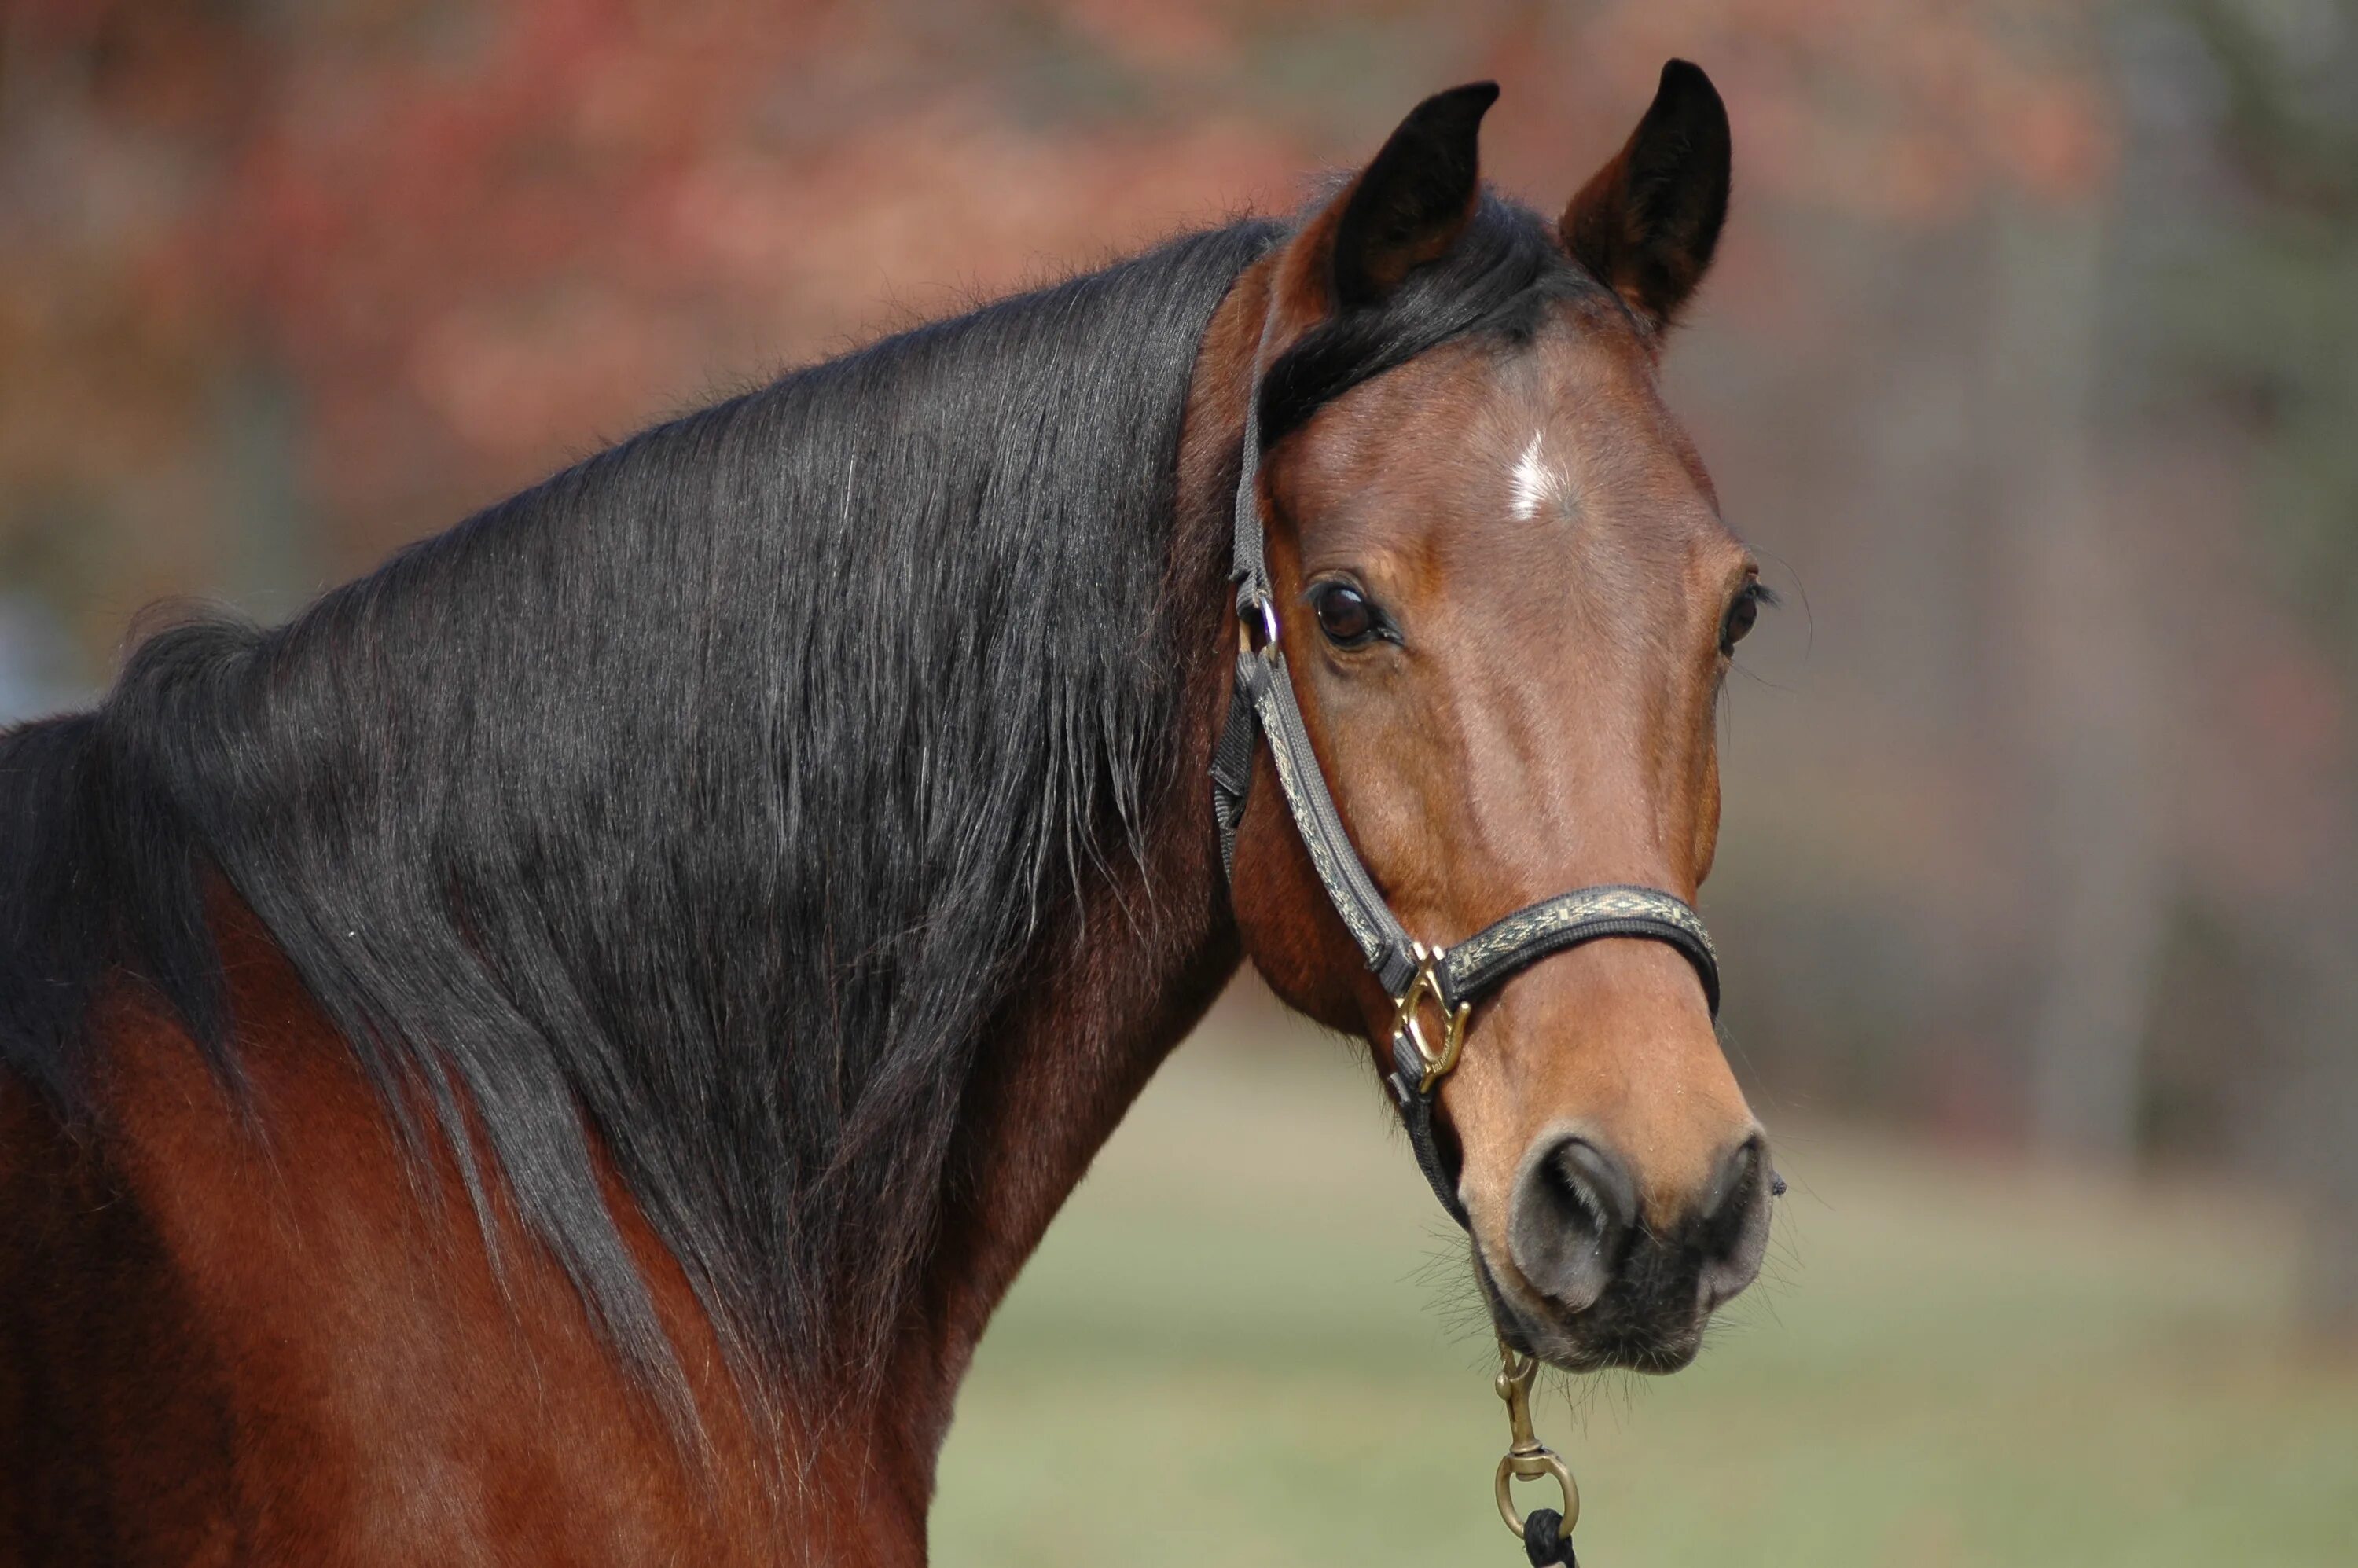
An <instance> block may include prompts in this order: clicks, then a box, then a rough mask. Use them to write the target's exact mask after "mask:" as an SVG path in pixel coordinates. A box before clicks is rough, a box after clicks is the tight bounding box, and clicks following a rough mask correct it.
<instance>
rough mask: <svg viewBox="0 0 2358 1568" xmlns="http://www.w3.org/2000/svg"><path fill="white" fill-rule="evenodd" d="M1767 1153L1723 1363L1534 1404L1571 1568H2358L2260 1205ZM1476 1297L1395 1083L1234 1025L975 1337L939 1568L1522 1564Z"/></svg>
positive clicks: (2284, 1257)
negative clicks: (1745, 1281) (1562, 1493)
mask: <svg viewBox="0 0 2358 1568" xmlns="http://www.w3.org/2000/svg"><path fill="white" fill-rule="evenodd" d="M1772 1132H1774V1133H1776V1134H1778V1135H1779V1143H1778V1149H1779V1167H1780V1168H1781V1169H1782V1170H1783V1171H1784V1173H1786V1175H1787V1176H1788V1177H1789V1178H1790V1180H1791V1182H1792V1188H1793V1190H1792V1193H1791V1195H1790V1196H1789V1197H1788V1198H1787V1199H1786V1200H1785V1202H1784V1204H1783V1206H1782V1208H1781V1210H1780V1212H1779V1220H1778V1242H1777V1245H1776V1248H1775V1250H1774V1255H1773V1257H1772V1260H1771V1262H1770V1265H1769V1271H1768V1276H1767V1277H1766V1278H1765V1279H1764V1281H1763V1282H1762V1284H1761V1285H1758V1286H1756V1287H1755V1288H1754V1290H1753V1291H1752V1292H1748V1293H1747V1295H1746V1296H1745V1297H1744V1298H1743V1299H1742V1300H1741V1301H1739V1302H1738V1303H1736V1305H1735V1306H1734V1307H1733V1308H1731V1309H1730V1310H1729V1312H1728V1313H1726V1314H1723V1315H1724V1317H1725V1319H1726V1321H1725V1324H1724V1325H1723V1326H1721V1327H1719V1328H1718V1329H1716V1330H1715V1331H1714V1339H1713V1342H1712V1344H1711V1345H1710V1346H1709V1347H1708V1348H1707V1349H1706V1350H1705V1351H1704V1357H1703V1358H1702V1359H1701V1360H1700V1361H1699V1362H1698V1363H1697V1364H1696V1365H1695V1366H1694V1367H1693V1368H1691V1369H1689V1370H1688V1371H1686V1372H1683V1373H1681V1374H1679V1375H1678V1376H1677V1377H1675V1378H1670V1379H1634V1378H1608V1379H1581V1380H1579V1381H1578V1382H1576V1383H1573V1384H1569V1385H1567V1384H1565V1383H1563V1382H1559V1383H1558V1384H1556V1385H1555V1387H1554V1388H1553V1389H1552V1390H1548V1391H1546V1392H1545V1393H1544V1395H1543V1397H1542V1399H1541V1401H1540V1402H1539V1406H1538V1411H1539V1420H1540V1425H1541V1437H1542V1438H1543V1439H1544V1440H1546V1441H1548V1442H1550V1443H1551V1444H1553V1445H1554V1446H1555V1447H1556V1448H1558V1449H1559V1450H1560V1451H1562V1452H1563V1454H1565V1456H1566V1458H1567V1459H1568V1460H1569V1461H1570V1462H1571V1464H1572V1465H1573V1467H1574V1471H1575V1472H1576V1473H1577V1474H1578V1475H1579V1476H1580V1479H1581V1483H1582V1487H1583V1491H1584V1493H1585V1512H1584V1517H1583V1519H1582V1522H1581V1526H1580V1530H1579V1533H1578V1537H1577V1539H1578V1541H1579V1543H1580V1547H1581V1556H1582V1561H1583V1562H1584V1563H1589V1564H1592V1565H1594V1568H1643V1565H1650V1564H1678V1563H1696V1564H1702V1563H1710V1564H1714V1565H1723V1564H1730V1563H1742V1564H1746V1565H1747V1568H1752V1565H1764V1568H1765V1565H1774V1564H1780V1563H1793V1564H1810V1565H1812V1568H1841V1565H1844V1564H1850V1563H1858V1564H1874V1565H1876V1568H1889V1565H1904V1568H1915V1565H1919V1564H1921V1565H1925V1568H1942V1565H1946V1564H1962V1563H1990V1564H2001V1563H2002V1564H2008V1565H2019V1564H2040V1563H2055V1564H2071V1565H2073V1568H2088V1565H2102V1564H2115V1563H2117V1564H2121V1565H2122V1568H2128V1565H2130V1564H2135V1565H2136V1568H2158V1565H2163V1564H2173V1563H2185V1564H2189V1565H2193V1564H2201V1565H2203V1568H2217V1565H2220V1564H2234V1565H2238V1568H2243V1565H2254V1568H2256V1565H2262V1564H2320V1565H2321V1564H2335V1565H2347V1564H2352V1563H2358V1364H2353V1361H2352V1359H2351V1358H2349V1357H2347V1356H2343V1357H2338V1358H2337V1357H2329V1356H2326V1355H2324V1354H2323V1353H2322V1352H2321V1351H2320V1349H2319V1348H2318V1347H2316V1346H2309V1347H2307V1348H2303V1347H2302V1346H2301V1345H2300V1343H2299V1339H2298V1338H2297V1336H2294V1335H2293V1334H2292V1332H2291V1330H2290V1328H2289V1321H2290V1320H2289V1315H2288V1298H2289V1293H2290V1281H2291V1266H2292V1261H2293V1254H2292V1241H2291V1237H2290V1233H2289V1232H2288V1229H2287V1227H2286V1226H2285V1224H2284V1222H2283V1220H2282V1218H2281V1217H2279V1216H2277V1214H2276V1213H2275V1212H2274V1211H2273V1210H2272V1209H2271V1208H2269V1207H2268V1206H2266V1205H2265V1204H2263V1203H2261V1202H2259V1201H2257V1200H2255V1199H2253V1198H2251V1197H2248V1196H2239V1195H2234V1194H2229V1193H2223V1192H2217V1191H2203V1190H2198V1189H2185V1188H2180V1189H2170V1190H2162V1191H2155V1190H2138V1189H2132V1188H2128V1187H2125V1186H2112V1185H2107V1184H2100V1183H2096V1182H2093V1181H2092V1180H2089V1179H2087V1178H2084V1177H2079V1176H2074V1175H2071V1174H2070V1173H2056V1172H2035V1171H2026V1170H2023V1169H2021V1168H2019V1167H2017V1166H2014V1165H2009V1164H2006V1163H2002V1162H1994V1161H1976V1160H1972V1159H1965V1158H1961V1157H1956V1156H1944V1155H1942V1154H1939V1153H1936V1152H1929V1151H1923V1150H1911V1149H1908V1148H1905V1147H1901V1146H1898V1145H1896V1144H1893V1143H1889V1142H1877V1141H1872V1140H1869V1139H1866V1138H1865V1137H1862V1136H1860V1135H1856V1134H1835V1133H1832V1132H1825V1131H1817V1132H1814V1133H1813V1132H1812V1131H1810V1130H1799V1131H1797V1130H1793V1129H1790V1128H1772ZM1470 1289H1471V1287H1470V1286H1469V1285H1468V1284H1467V1283H1466V1280H1465V1268H1464V1265H1463V1263H1462V1261H1459V1260H1458V1259H1457V1257H1456V1253H1455V1247H1454V1245H1453V1243H1452V1241H1451V1239H1450V1235H1449V1233H1448V1231H1447V1226H1446V1222H1445V1221H1443V1220H1440V1219H1439V1218H1438V1217H1437V1215H1436V1214H1435V1213H1434V1212H1433V1208H1432V1198H1431V1195H1429V1194H1427V1193H1426V1192H1425V1190H1424V1188H1423V1184H1422V1182H1421V1181H1420V1180H1419V1178H1418V1176H1417V1174H1416V1172H1415V1168H1414V1165H1413V1164H1412V1162H1411V1161H1410V1159H1409V1156H1408V1153H1407V1151H1406V1149H1405V1147H1404V1146H1403V1145H1402V1144H1401V1142H1400V1141H1399V1139H1398V1137H1397V1135H1396V1134H1393V1133H1391V1132H1390V1131H1389V1130H1387V1119H1386V1114H1385V1112H1384V1109H1383V1106H1382V1102H1381V1099H1380V1098H1379V1092H1378V1090H1377V1087H1376V1086H1375V1080H1374V1075H1373V1072H1372V1070H1371V1069H1370V1068H1369V1067H1368V1065H1366V1064H1365V1063H1364V1062H1362V1061H1359V1060H1357V1058H1355V1057H1354V1056H1353V1055H1352V1054H1349V1053H1347V1051H1345V1050H1344V1049H1343V1048H1341V1047H1338V1046H1336V1045H1334V1044H1329V1043H1325V1042H1322V1041H1320V1040H1318V1039H1316V1038H1315V1037H1314V1036H1311V1035H1309V1034H1307V1033H1297V1032H1293V1031H1291V1030H1287V1029H1282V1028H1275V1027H1271V1025H1269V1024H1268V1023H1267V1022H1266V1021H1265V1020H1260V1019H1259V1018H1258V1017H1257V1015H1254V1014H1252V1013H1251V1012H1250V1011H1249V1010H1242V1009H1227V1010H1223V1011H1222V1012H1221V1013H1219V1014H1217V1015H1216V1020H1215V1022H1214V1023H1213V1024H1212V1025H1210V1026H1207V1029H1206V1035H1205V1037H1204V1038H1200V1039H1198V1040H1196V1041H1193V1042H1191V1043H1189V1044H1187V1045H1186V1046H1184V1047H1183V1048H1182V1050H1181V1051H1180V1053H1179V1054H1178V1055H1177V1056H1176V1057H1175V1058H1174V1061H1173V1063H1172V1065H1170V1066H1169V1067H1168V1068H1167V1069H1166V1070H1165V1071H1164V1073H1163V1076H1162V1077H1161V1078H1159V1079H1158V1080H1157V1081H1156V1083H1155V1084H1154V1086H1153V1087H1152V1088H1151V1089H1150V1090H1149V1091H1148V1093H1147V1095H1146V1097H1145V1098H1144V1099H1143V1100H1142V1101H1141V1103H1140V1105H1139V1106H1138V1108H1137V1109H1136V1110H1135V1111H1134V1112H1133V1113H1132V1114H1131V1117H1130V1120H1129V1122H1128V1123H1126V1124H1125V1125H1124V1127H1123V1128H1122V1130H1121V1131H1120V1133H1119V1134H1118V1135H1117V1136H1116V1137H1115V1139H1114V1141H1113V1142H1112V1144H1111V1146H1110V1147H1109V1149H1108V1150H1107V1152H1106V1153H1105V1155H1104V1156H1103V1157H1102V1158H1101V1159H1100V1160H1099V1161H1098V1166H1097V1169H1096V1170H1095V1171H1094V1172H1093V1173H1092V1174H1091V1175H1090V1178H1089V1180H1088V1181H1087V1184H1084V1186H1083V1188H1082V1190H1081V1192H1080V1193H1079V1194H1078V1195H1076V1198H1075V1199H1074V1201H1073V1203H1072V1205H1071V1206H1070V1207H1068V1208H1067V1210H1066V1211H1065V1214H1064V1216H1063V1217H1061V1218H1060V1219H1059V1220H1058V1221H1057V1223H1056V1226H1055V1229H1054V1230H1053V1231H1052V1232H1051V1233H1050V1235H1049V1237H1048V1240H1047V1243H1046V1245H1045V1246H1044V1248H1043V1249H1041V1252H1040V1254H1039V1256H1038V1258H1037V1259H1035V1260H1033V1264H1032V1265H1031V1267H1030V1268H1029V1269H1028V1270H1027V1271H1026V1272H1025V1274H1024V1276H1023V1278H1022V1281H1021V1282H1020V1283H1019V1284H1018V1286H1017V1288H1016V1290H1015V1292H1014V1293H1013V1295H1012V1296H1011V1299H1010V1300H1009V1302H1008V1303H1007V1306H1006V1308H1005V1310H1004V1311H1003V1312H1002V1313H1001V1314H1000V1317H999V1319H998V1321H997V1322H996V1323H995V1324H994V1325H993V1326H992V1328H991V1332H990V1336H989V1337H988V1338H987V1339H986V1340H985V1341H984V1344H983V1346H982V1350H981V1353H980V1355H979V1357H978V1359H977V1363H976V1367H975V1370H974V1374H973V1376H972V1378H971V1379H970V1380H969V1381H968V1384H967V1388H966V1391H965V1393H964V1395H963V1397H962V1399H961V1400H960V1404H959V1410H958V1420H957V1426H956V1428H955V1429H954V1431H953V1433H952V1435H951V1438H950V1443H949V1447H948V1450H947V1452H946V1454H945V1455H944V1458H943V1465H942V1478H941V1496H940V1499H939V1502H938V1504H937V1506H936V1509H935V1513H934V1525H933V1530H934V1536H933V1539H934V1552H935V1559H936V1562H938V1563H943V1564H945V1565H946V1568H980V1565H986V1564H1002V1563H1003V1564H1023V1565H1025V1568H1055V1565H1057V1564H1065V1563H1070V1564H1076V1565H1077V1564H1084V1563H1087V1564H1092V1565H1095V1564H1100V1563H1122V1564H1129V1563H1138V1564H1158V1563H1170V1564H1174V1565H1177V1564H1186V1565H1187V1568H1199V1565H1201V1564H1204V1563H1219V1564H1224V1565H1237V1568H1249V1565H1258V1564H1269V1565H1272V1568H1273V1565H1277V1564H1294V1563H1303V1564H1308V1563H1317V1564H1322V1565H1323V1564H1330V1563H1337V1564H1339V1563H1352V1564H1355V1565H1375V1568H1381V1565H1384V1564H1391V1563H1399V1564H1416V1565H1417V1568H1432V1565H1433V1564H1437V1563H1487V1564H1495V1565H1497V1568H1509V1565H1510V1564H1514V1563H1520V1562H1521V1561H1522V1558H1521V1554H1520V1549H1519V1548H1518V1547H1517V1546H1516V1545H1515V1543H1514V1542H1513V1541H1511V1540H1510V1539H1509V1537H1508V1536H1507V1534H1506V1533H1505V1530H1504V1529H1503V1527H1502V1526H1501V1525H1500V1524H1499V1522H1498V1518H1497V1516H1496V1514H1495V1513H1494V1512H1493V1510H1492V1508H1491V1504H1490V1500H1489V1486H1490V1471H1491V1467H1492V1465H1494V1464H1495V1463H1496V1461H1497V1458H1498V1454H1499V1452H1500V1451H1501V1450H1502V1448H1503V1447H1504V1444H1505V1433H1506V1423H1505V1419H1504V1416H1503V1413H1502V1407H1501V1406H1500V1405H1499V1403H1498V1400H1497V1399H1496V1398H1495V1397H1494V1396H1493V1395H1492V1393H1491V1391H1490V1385H1489V1371H1490V1367H1491V1364H1492V1363H1491V1357H1492V1351H1491V1349H1490V1345H1489V1341H1488V1338H1487V1333H1486V1331H1485V1330H1484V1329H1483V1327H1482V1326H1481V1325H1480V1323H1479V1322H1478V1320H1477V1319H1476V1317H1475V1316H1474V1315H1473V1308H1472V1297H1471V1294H1470ZM1539 1500H1541V1498H1539V1497H1538V1496H1537V1495H1534V1496H1533V1497H1532V1498H1531V1499H1530V1501H1531V1502H1533V1503H1536V1502H1537V1501H1539Z"/></svg>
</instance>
